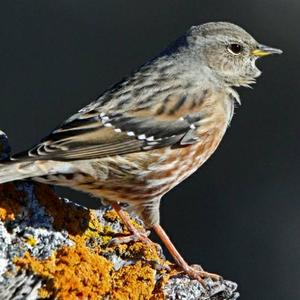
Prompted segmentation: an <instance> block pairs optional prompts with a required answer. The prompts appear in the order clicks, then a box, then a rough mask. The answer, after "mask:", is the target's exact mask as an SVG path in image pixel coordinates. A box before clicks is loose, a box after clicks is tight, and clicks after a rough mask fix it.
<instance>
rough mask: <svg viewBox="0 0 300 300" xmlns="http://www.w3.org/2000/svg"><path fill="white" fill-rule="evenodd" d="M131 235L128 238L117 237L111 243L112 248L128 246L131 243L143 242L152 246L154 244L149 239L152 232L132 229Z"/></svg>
mask: <svg viewBox="0 0 300 300" xmlns="http://www.w3.org/2000/svg"><path fill="white" fill-rule="evenodd" d="M130 231H131V234H130V235H127V236H121V237H115V238H113V239H111V241H110V242H109V245H110V246H115V245H119V244H128V243H130V242H142V243H145V244H152V243H153V242H152V241H151V240H150V239H149V238H148V236H149V234H150V231H139V230H137V229H132V228H131V230H130Z"/></svg>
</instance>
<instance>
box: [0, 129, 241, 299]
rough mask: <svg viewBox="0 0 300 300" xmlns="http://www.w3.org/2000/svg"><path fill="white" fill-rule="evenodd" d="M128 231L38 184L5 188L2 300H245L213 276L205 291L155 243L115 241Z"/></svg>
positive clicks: (0, 210) (113, 218)
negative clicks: (113, 239) (213, 279)
mask: <svg viewBox="0 0 300 300" xmlns="http://www.w3.org/2000/svg"><path fill="white" fill-rule="evenodd" d="M0 150H1V151H2V155H1V156H0V157H1V159H5V158H7V157H8V151H9V146H8V143H7V138H6V136H5V135H4V134H0ZM5 151H6V153H5ZM132 221H133V223H134V224H135V226H136V227H137V228H138V227H141V226H142V222H141V221H140V220H138V219H137V218H133V219H132ZM128 234H129V232H128V231H127V230H126V228H124V227H123V225H122V223H121V222H120V220H119V218H118V216H117V215H116V213H115V212H114V211H112V210H110V209H109V208H106V207H102V208H100V209H98V210H89V209H86V208H85V207H82V206H79V205H76V204H74V203H73V202H71V201H68V200H66V199H62V198H59V197H58V196H57V195H56V193H55V192H54V190H53V188H52V187H50V186H47V185H43V184H38V183H33V182H30V181H27V182H26V181H22V182H15V183H7V184H3V185H0V299H1V300H2V299H7V300H8V299H152V300H155V299H187V300H188V299H189V300H192V299H195V300H196V299H197V300H198V299H199V300H202V299H203V300H204V299H206V300H207V299H212V300H221V299H237V298H238V297H239V294H238V292H237V291H236V289H237V285H236V284H235V283H233V282H231V281H227V280H222V281H218V282H213V281H211V280H209V279H207V281H206V287H205V288H204V287H203V286H202V285H201V284H200V283H199V282H197V281H195V280H192V279H190V278H188V277H187V276H185V275H184V274H182V273H180V272H179V270H178V269H177V268H176V266H175V265H174V264H172V263H171V262H169V261H167V260H166V259H165V258H164V256H163V254H162V253H161V251H159V249H158V248H157V247H156V246H155V245H154V244H153V245H145V244H143V243H140V242H134V243H130V244H118V245H111V244H110V241H111V239H112V238H114V237H118V236H124V235H128Z"/></svg>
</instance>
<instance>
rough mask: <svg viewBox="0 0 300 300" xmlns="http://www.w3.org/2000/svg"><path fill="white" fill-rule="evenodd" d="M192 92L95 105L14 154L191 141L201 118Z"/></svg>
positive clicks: (107, 150) (43, 156)
mask: <svg viewBox="0 0 300 300" xmlns="http://www.w3.org/2000/svg"><path fill="white" fill-rule="evenodd" d="M195 97H196V96H195V95H192V96H187V95H185V94H178V95H169V94H168V95H165V98H163V99H162V100H161V101H159V102H157V103H156V105H153V106H152V107H151V108H150V109H148V110H145V109H144V108H141V109H139V107H138V106H137V107H136V108H134V109H130V110H128V111H126V110H125V111H124V110H119V111H118V110H116V111H113V110H110V111H107V110H105V109H104V108H101V107H96V108H95V105H94V106H93V109H87V110H84V109H83V110H81V111H80V112H79V113H77V114H75V115H73V116H72V117H71V118H69V119H68V120H67V121H66V122H65V123H63V124H62V125H61V126H60V127H58V128H56V129H55V130H54V131H53V132H52V133H51V134H50V135H48V136H47V137H46V138H44V139H43V140H42V141H41V143H40V144H38V145H36V146H35V147H33V148H32V149H30V150H29V151H26V152H23V153H20V154H17V155H15V156H14V157H13V159H19V158H22V159H30V160H49V159H51V160H83V159H93V158H101V157H107V156H114V155H123V154H127V153H133V152H140V151H147V150H151V149H156V148H161V147H164V146H167V145H176V144H177V145H178V146H180V145H181V146H184V145H188V144H191V143H194V142H196V141H197V139H198V137H197V135H196V131H195V130H196V127H197V126H198V125H197V123H199V122H200V120H201V119H202V117H203V116H202V114H201V112H200V111H201V109H200V107H199V105H198V107H196V109H194V110H193V111H191V110H189V109H188V108H189V107H190V106H191V103H195ZM198 103H199V104H200V105H201V101H198ZM197 108H198V109H197ZM158 110H159V111H160V113H159V114H158V113H157V111H158Z"/></svg>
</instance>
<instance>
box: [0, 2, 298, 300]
mask: <svg viewBox="0 0 300 300" xmlns="http://www.w3.org/2000/svg"><path fill="white" fill-rule="evenodd" d="M0 4H1V6H0V101H1V102H0V103H1V106H0V107H1V109H0V128H1V129H2V130H3V131H5V132H6V133H7V134H8V136H9V137H10V143H11V145H12V147H13V150H14V152H17V151H20V150H22V149H24V148H28V147H30V146H31V145H33V144H34V143H36V142H37V141H38V140H39V139H40V138H42V137H43V136H44V135H46V134H47V133H49V131H51V130H52V129H53V128H54V127H55V126H56V125H58V124H59V123H60V122H61V121H63V120H64V119H65V118H66V117H68V116H70V115H71V114H72V113H74V112H75V111H77V110H78V109H80V108H81V107H82V106H84V105H85V104H87V103H88V102H90V101H91V100H94V99H96V98H97V96H99V95H100V94H101V92H102V91H103V90H104V89H106V88H107V87H108V86H110V85H112V84H113V83H115V82H116V81H118V80H120V79H121V78H122V77H123V76H124V75H127V74H128V73H129V72H130V71H131V70H132V69H134V68H136V67H137V66H138V65H140V64H142V63H143V62H145V61H146V60H147V59H149V58H150V57H151V56H153V55H155V54H157V53H158V52H160V50H162V48H164V47H165V46H166V45H167V44H168V43H169V42H170V41H172V40H173V39H175V38H176V37H178V36H179V35H180V34H182V33H183V32H184V31H185V30H187V29H188V28H189V27H190V26H191V25H196V24H200V23H204V22H207V21H217V20H222V21H223V20H224V21H231V22H235V23H237V24H239V25H241V26H242V27H244V28H245V29H247V30H248V31H249V32H250V33H251V34H253V35H254V36H255V38H256V39H257V40H259V41H260V42H262V43H265V44H268V45H270V46H275V47H280V48H282V49H283V50H284V55H282V56H280V57H279V56H276V57H275V56H274V57H270V58H266V59H264V60H263V61H259V66H260V68H261V69H262V70H263V75H262V77H261V78H259V80H258V83H257V84H256V86H255V87H254V90H249V89H248V90H246V89H241V90H240V93H241V98H242V103H243V105H242V107H240V108H238V109H237V110H236V115H235V116H234V119H233V122H232V124H231V127H230V128H229V130H228V132H227V135H226V136H225V138H224V140H223V142H222V143H221V146H220V147H219V148H218V150H217V152H216V153H215V154H214V155H213V157H212V158H211V159H210V160H209V162H208V163H206V164H205V165H204V166H203V167H202V168H201V169H200V170H199V171H198V172H196V173H195V174H194V175H193V176H192V177H191V178H189V179H188V180H186V181H185V182H184V183H183V184H181V185H179V186H178V187H177V188H175V189H174V190H173V191H171V192H170V193H169V194H168V195H167V196H166V197H165V198H164V201H163V203H162V208H161V215H162V224H163V226H164V227H165V229H166V231H167V232H169V234H170V235H171V237H172V238H173V240H174V242H175V244H176V245H178V248H179V250H180V251H181V252H182V253H183V255H184V256H185V257H186V259H187V260H188V261H189V262H193V263H196V262H197V263H201V264H202V265H203V266H204V267H205V268H206V269H207V270H209V271H213V272H218V273H221V274H222V275H224V277H225V278H230V279H232V280H234V281H237V282H238V283H239V290H240V292H241V293H242V299H245V300H246V299H251V300H252V299H263V300H265V299H267V300H269V299H270V300H277V299H295V300H297V299H300V217H299V215H300V201H299V200H300V199H299V194H300V188H299V167H300V161H299V150H300V149H299V148H300V143H299V110H300V97H299V96H300V91H299V75H298V74H299V63H300V55H299V54H300V29H299V26H298V23H299V14H300V2H299V0H290V1H284V0H276V1H275V0H251V1H233V0H231V1H229V0H226V1H212V0H205V1H204V0H202V1H187V0H185V1H179V0H176V1H174V0H169V1H153V0H152V1H132V0H131V1H124V0H120V1H111V0H110V1H103V0H102V1H99V0H94V1H91V0H88V1H83V0H82V1H76V0H69V1H67V0H59V1H50V0H48V1H31V0H27V1H0ZM62 194H64V195H68V196H69V197H71V198H72V199H73V200H76V201H78V202H80V203H83V204H86V205H87V206H89V207H97V205H98V202H97V200H96V199H91V198H88V197H87V196H84V195H82V194H79V193H72V194H70V192H69V191H66V190H64V191H63V192H62Z"/></svg>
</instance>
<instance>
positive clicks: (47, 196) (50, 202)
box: [34, 183, 90, 235]
mask: <svg viewBox="0 0 300 300" xmlns="http://www.w3.org/2000/svg"><path fill="white" fill-rule="evenodd" d="M34 193H35V195H36V197H37V199H38V200H39V202H40V203H41V204H42V205H43V206H44V207H45V209H46V211H47V212H48V214H49V215H50V216H52V217H53V220H54V221H53V227H54V228H55V229H56V230H58V231H61V230H67V231H68V233H69V234H71V235H76V234H82V233H83V232H84V231H85V230H86V229H87V226H88V222H89V219H90V211H89V210H87V209H84V208H83V207H79V206H78V207H74V205H72V204H70V203H66V202H65V201H64V200H63V199H61V198H59V197H58V196H57V195H56V194H55V192H54V191H53V190H52V189H51V188H50V187H49V186H47V185H45V184H39V183H37V184H35V186H34Z"/></svg>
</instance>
